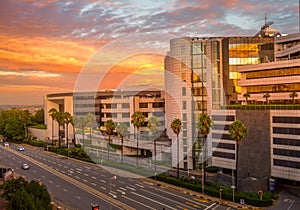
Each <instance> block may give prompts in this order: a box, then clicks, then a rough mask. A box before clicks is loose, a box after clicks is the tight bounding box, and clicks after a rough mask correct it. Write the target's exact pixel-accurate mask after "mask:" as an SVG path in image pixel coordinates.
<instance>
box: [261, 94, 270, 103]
mask: <svg viewBox="0 0 300 210" xmlns="http://www.w3.org/2000/svg"><path fill="white" fill-rule="evenodd" d="M270 97H271V96H270V94H269V92H266V93H265V94H264V95H263V98H265V99H266V103H267V104H269V98H270Z"/></svg>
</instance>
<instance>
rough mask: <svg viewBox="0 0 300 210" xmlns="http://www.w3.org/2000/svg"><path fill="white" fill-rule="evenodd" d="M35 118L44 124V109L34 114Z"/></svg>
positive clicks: (37, 121)
mask: <svg viewBox="0 0 300 210" xmlns="http://www.w3.org/2000/svg"><path fill="white" fill-rule="evenodd" d="M34 120H35V122H36V123H38V124H44V123H45V121H44V109H40V110H38V111H37V112H36V113H35V115H34Z"/></svg>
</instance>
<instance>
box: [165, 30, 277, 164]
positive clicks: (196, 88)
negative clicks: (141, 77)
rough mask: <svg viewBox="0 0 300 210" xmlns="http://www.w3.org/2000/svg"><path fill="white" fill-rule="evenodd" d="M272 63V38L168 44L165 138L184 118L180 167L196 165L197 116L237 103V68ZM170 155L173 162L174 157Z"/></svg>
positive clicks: (198, 152)
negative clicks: (172, 127)
mask: <svg viewBox="0 0 300 210" xmlns="http://www.w3.org/2000/svg"><path fill="white" fill-rule="evenodd" d="M266 58H268V59H266ZM270 60H274V39H273V38H271V37H259V36H257V37H210V38H206V37H205V38H200V37H192V38H190V37H184V38H176V39H172V40H171V41H170V51H169V52H168V54H167V56H166V59H165V91H166V98H165V99H166V103H165V104H166V127H167V134H168V136H169V137H171V139H176V136H175V134H174V133H173V132H172V130H171V129H170V125H171V123H172V120H173V119H174V118H179V119H181V120H182V123H183V127H182V132H181V134H180V138H179V139H180V143H179V145H180V152H179V159H180V160H181V161H180V167H182V168H189V169H195V168H199V167H200V165H201V163H200V161H199V157H200V155H201V151H202V150H201V138H200V136H199V135H198V131H197V125H196V122H197V120H198V119H199V116H200V114H202V113H204V112H206V113H209V114H210V113H211V111H212V110H214V109H219V108H220V107H221V105H223V104H224V103H226V100H227V102H228V103H236V102H237V95H238V93H240V91H241V90H240V88H239V86H238V83H237V81H238V79H240V73H239V72H238V68H237V67H238V66H241V65H246V64H259V63H262V62H266V61H270ZM227 94H230V98H229V99H227V98H226V96H227ZM174 151H175V149H174ZM173 155H174V156H173V160H176V158H175V155H176V153H175V152H174V154H173ZM173 164H175V162H174V163H173Z"/></svg>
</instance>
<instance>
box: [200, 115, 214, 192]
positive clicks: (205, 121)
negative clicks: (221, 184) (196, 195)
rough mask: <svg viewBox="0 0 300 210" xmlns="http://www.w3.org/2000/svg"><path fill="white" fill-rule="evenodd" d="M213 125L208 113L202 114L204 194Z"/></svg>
mask: <svg viewBox="0 0 300 210" xmlns="http://www.w3.org/2000/svg"><path fill="white" fill-rule="evenodd" d="M212 124H213V121H212V119H211V118H210V116H209V115H208V114H206V113H204V114H201V115H200V118H199V119H198V126H199V127H198V129H199V131H200V133H201V136H202V140H203V141H202V157H203V160H202V172H203V174H202V193H204V185H205V182H206V151H207V149H206V145H207V142H206V140H207V135H208V134H209V132H210V129H211V127H212Z"/></svg>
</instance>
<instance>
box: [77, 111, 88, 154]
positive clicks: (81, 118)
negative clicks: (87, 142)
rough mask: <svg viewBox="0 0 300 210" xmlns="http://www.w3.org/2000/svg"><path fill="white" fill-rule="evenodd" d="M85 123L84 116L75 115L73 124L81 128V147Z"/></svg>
mask: <svg viewBox="0 0 300 210" xmlns="http://www.w3.org/2000/svg"><path fill="white" fill-rule="evenodd" d="M86 124H87V119H86V116H75V117H74V125H75V127H79V128H81V131H82V148H83V149H84V127H85V126H86Z"/></svg>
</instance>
